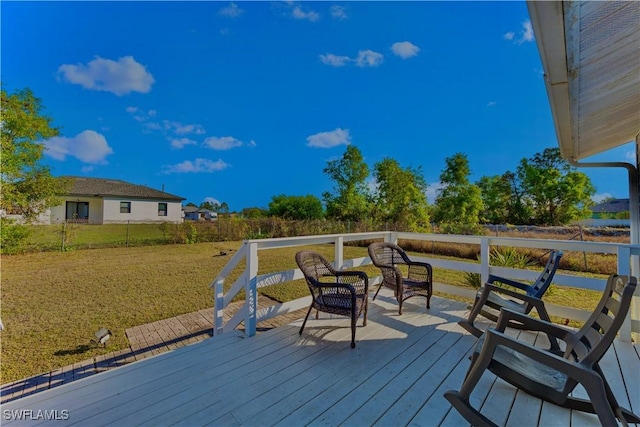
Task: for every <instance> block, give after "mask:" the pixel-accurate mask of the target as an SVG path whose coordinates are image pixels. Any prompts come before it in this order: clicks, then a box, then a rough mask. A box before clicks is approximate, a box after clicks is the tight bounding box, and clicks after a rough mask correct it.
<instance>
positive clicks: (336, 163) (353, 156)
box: [322, 145, 371, 221]
mask: <svg viewBox="0 0 640 427" xmlns="http://www.w3.org/2000/svg"><path fill="white" fill-rule="evenodd" d="M323 172H324V173H326V174H327V175H329V178H331V179H332V180H333V181H334V182H335V188H334V193H333V194H332V193H329V192H325V193H323V195H322V197H323V199H324V201H325V203H326V206H327V216H328V217H329V218H333V219H337V220H343V221H361V220H363V219H365V218H367V217H368V215H369V212H370V210H371V199H370V195H369V192H368V189H367V184H366V179H367V177H368V176H369V167H368V166H367V164H366V163H365V162H364V159H363V157H362V153H361V152H360V150H359V149H358V148H357V147H356V146H355V145H348V146H347V149H346V151H345V153H344V154H343V156H342V158H340V159H338V160H331V161H329V162H327V166H326V167H325V168H324V169H323Z"/></svg>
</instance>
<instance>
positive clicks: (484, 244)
mask: <svg viewBox="0 0 640 427" xmlns="http://www.w3.org/2000/svg"><path fill="white" fill-rule="evenodd" d="M489 249H490V248H489V239H488V238H486V237H482V238H481V239H480V283H487V281H488V280H489V262H490V261H491V255H490V254H491V252H490V251H489Z"/></svg>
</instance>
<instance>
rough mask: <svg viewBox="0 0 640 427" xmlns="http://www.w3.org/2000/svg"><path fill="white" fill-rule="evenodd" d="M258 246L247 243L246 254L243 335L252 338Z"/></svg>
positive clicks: (255, 302)
mask: <svg viewBox="0 0 640 427" xmlns="http://www.w3.org/2000/svg"><path fill="white" fill-rule="evenodd" d="M257 279H258V244H257V243H255V242H252V243H249V253H248V254H247V278H246V281H245V285H244V292H245V305H246V306H247V311H246V313H247V314H246V316H245V318H244V328H245V334H246V335H247V336H249V337H252V336H254V335H255V334H256V311H257V305H258V291H257V289H256V287H257V283H258V281H257Z"/></svg>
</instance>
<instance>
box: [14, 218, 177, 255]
mask: <svg viewBox="0 0 640 427" xmlns="http://www.w3.org/2000/svg"><path fill="white" fill-rule="evenodd" d="M30 229H31V230H32V233H31V235H30V236H29V238H28V241H27V243H26V246H28V247H40V248H41V249H47V250H49V249H57V250H59V249H60V248H61V247H62V232H63V230H64V232H65V233H66V235H67V240H66V242H65V247H66V248H67V249H74V248H100V247H109V246H126V244H127V242H128V243H129V244H131V245H132V246H137V245H140V244H142V243H143V242H148V243H147V244H152V243H158V242H161V241H163V240H164V239H165V236H164V234H163V232H162V230H160V225H159V224H103V225H88V224H67V225H66V226H63V225H62V224H59V225H35V226H31V227H30Z"/></svg>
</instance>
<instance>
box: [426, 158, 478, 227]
mask: <svg viewBox="0 0 640 427" xmlns="http://www.w3.org/2000/svg"><path fill="white" fill-rule="evenodd" d="M470 174H471V170H470V169H469V160H468V159H467V156H466V155H465V154H463V153H456V154H454V155H453V156H451V157H447V158H446V159H445V168H444V170H443V171H442V173H441V174H440V183H441V184H442V185H443V187H442V188H441V189H440V191H439V192H438V196H437V197H436V202H435V211H434V220H435V221H436V222H438V223H439V224H440V225H441V226H442V227H443V229H444V231H445V232H447V233H463V234H469V233H476V232H477V231H478V224H479V222H480V212H482V208H483V206H482V197H481V192H480V188H479V187H478V186H477V185H474V184H471V182H470V181H469V175H470Z"/></svg>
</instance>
